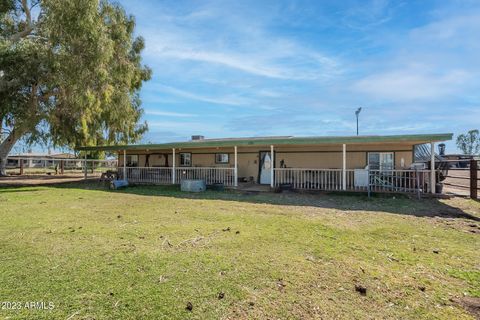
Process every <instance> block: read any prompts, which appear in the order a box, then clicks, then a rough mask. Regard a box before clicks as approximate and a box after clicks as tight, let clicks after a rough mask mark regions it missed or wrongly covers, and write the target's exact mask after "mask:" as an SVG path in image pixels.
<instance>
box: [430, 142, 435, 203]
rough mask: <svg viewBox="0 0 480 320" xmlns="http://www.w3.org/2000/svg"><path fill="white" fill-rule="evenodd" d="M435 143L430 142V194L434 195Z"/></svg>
mask: <svg viewBox="0 0 480 320" xmlns="http://www.w3.org/2000/svg"><path fill="white" fill-rule="evenodd" d="M435 184H436V183H435V142H430V193H432V194H435Z"/></svg>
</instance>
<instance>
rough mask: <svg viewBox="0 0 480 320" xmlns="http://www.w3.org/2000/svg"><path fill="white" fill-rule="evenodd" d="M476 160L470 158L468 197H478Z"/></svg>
mask: <svg viewBox="0 0 480 320" xmlns="http://www.w3.org/2000/svg"><path fill="white" fill-rule="evenodd" d="M477 172H478V161H477V160H475V159H471V160H470V198H471V199H478V173H477Z"/></svg>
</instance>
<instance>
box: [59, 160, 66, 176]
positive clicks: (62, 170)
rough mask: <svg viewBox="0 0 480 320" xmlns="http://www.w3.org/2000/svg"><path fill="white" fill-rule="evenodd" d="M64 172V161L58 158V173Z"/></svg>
mask: <svg viewBox="0 0 480 320" xmlns="http://www.w3.org/2000/svg"><path fill="white" fill-rule="evenodd" d="M64 172H65V161H64V160H60V174H63V173H64Z"/></svg>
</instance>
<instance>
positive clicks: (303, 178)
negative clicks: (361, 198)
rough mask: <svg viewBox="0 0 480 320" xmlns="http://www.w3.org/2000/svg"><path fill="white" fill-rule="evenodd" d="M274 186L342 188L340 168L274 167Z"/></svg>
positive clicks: (309, 188) (321, 188) (323, 188)
mask: <svg viewBox="0 0 480 320" xmlns="http://www.w3.org/2000/svg"><path fill="white" fill-rule="evenodd" d="M274 173H275V180H274V181H275V186H280V185H282V184H290V185H292V188H293V189H305V190H342V169H303V168H302V169H297V168H275V169H274Z"/></svg>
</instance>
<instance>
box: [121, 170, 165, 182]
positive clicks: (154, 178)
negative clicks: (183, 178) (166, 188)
mask: <svg viewBox="0 0 480 320" xmlns="http://www.w3.org/2000/svg"><path fill="white" fill-rule="evenodd" d="M126 170H127V179H128V181H130V182H133V183H151V184H172V168H166V167H162V168H150V167H143V168H140V167H127V168H126ZM118 172H119V173H120V176H121V177H122V178H123V168H119V170H118Z"/></svg>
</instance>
